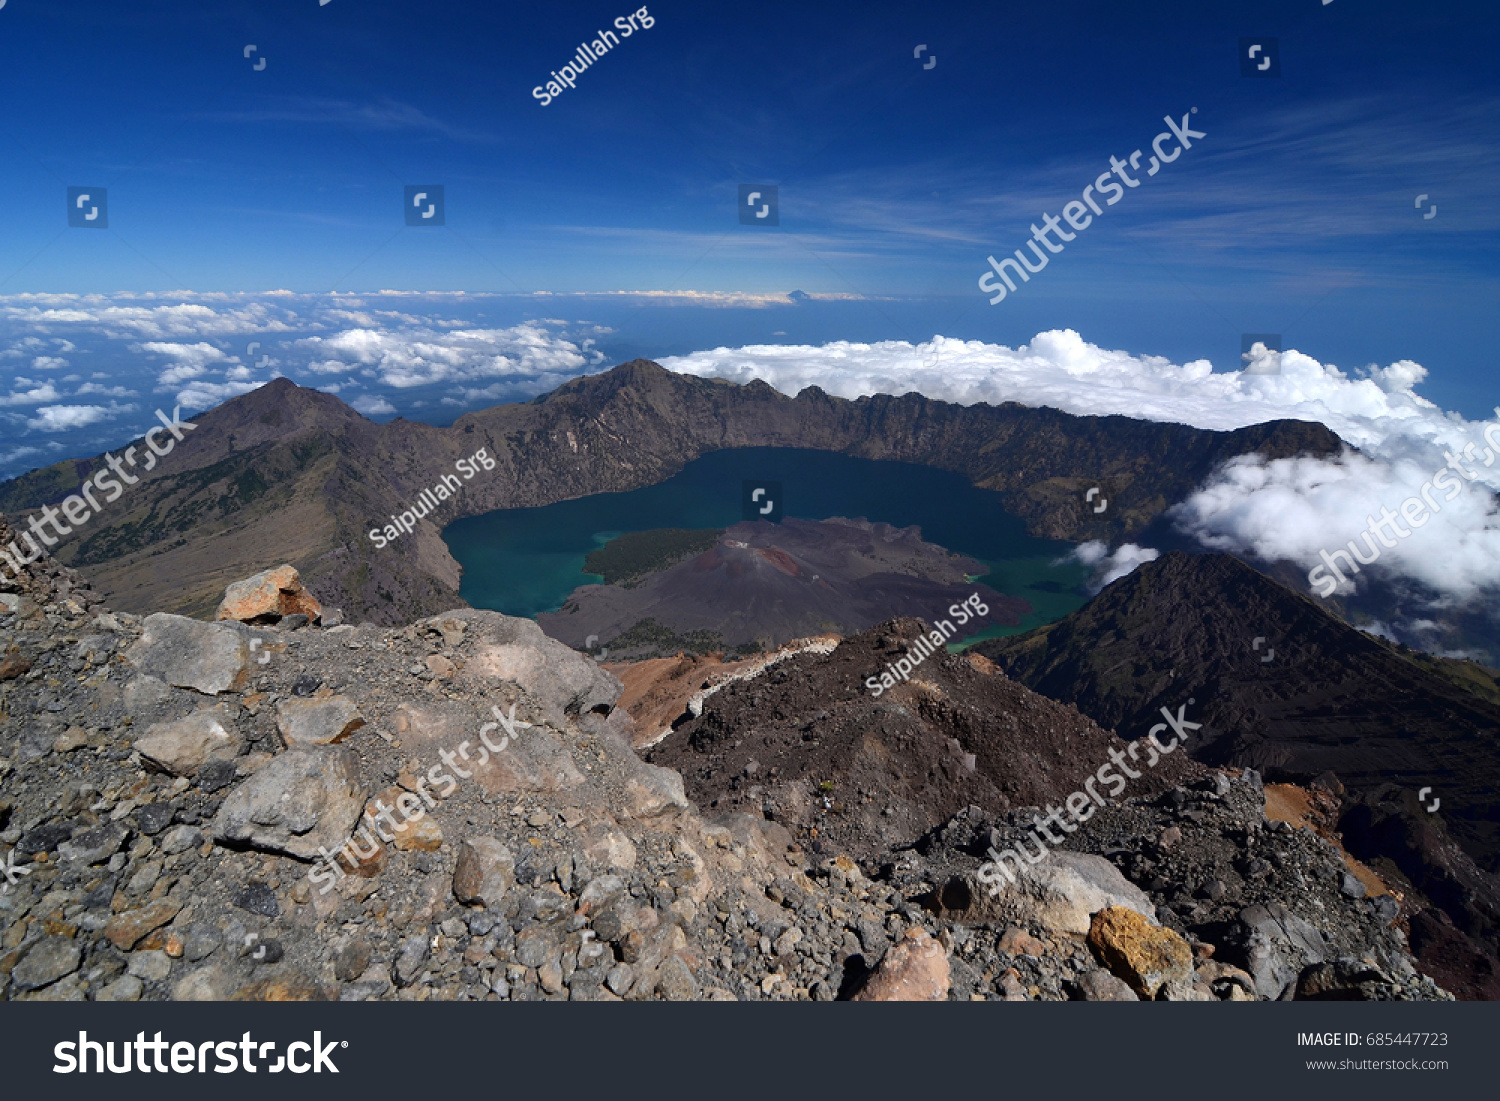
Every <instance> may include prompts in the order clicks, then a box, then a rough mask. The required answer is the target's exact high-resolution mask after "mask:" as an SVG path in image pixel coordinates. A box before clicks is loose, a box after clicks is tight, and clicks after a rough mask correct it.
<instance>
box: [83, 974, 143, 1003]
mask: <svg viewBox="0 0 1500 1101" xmlns="http://www.w3.org/2000/svg"><path fill="white" fill-rule="evenodd" d="M145 989H146V986H145V984H144V983H143V982H141V980H140V979H138V978H136V977H135V976H134V975H125V976H124V977H122V978H118V979H116V980H115V981H114V982H112V983H110V984H109V985H108V986H105V987H102V988H101V989H100V990H99V992H98V993H96V994H95V995H94V1001H96V1002H138V1001H140V1000H141V993H142V992H143V991H144V990H145Z"/></svg>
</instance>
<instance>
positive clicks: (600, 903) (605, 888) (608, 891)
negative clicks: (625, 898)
mask: <svg viewBox="0 0 1500 1101" xmlns="http://www.w3.org/2000/svg"><path fill="white" fill-rule="evenodd" d="M624 893H625V881H624V880H623V879H621V878H620V877H619V876H617V875H601V876H595V877H594V878H593V879H591V880H590V881H589V885H588V886H587V887H585V888H584V889H583V893H582V894H581V895H579V896H578V909H579V912H580V913H585V914H589V913H596V912H598V911H599V910H602V909H604V907H606V906H608V905H609V904H610V903H611V902H613V901H614V900H615V899H617V898H619V897H620V895H622V894H624Z"/></svg>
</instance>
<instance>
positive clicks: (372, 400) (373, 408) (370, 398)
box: [349, 394, 396, 417]
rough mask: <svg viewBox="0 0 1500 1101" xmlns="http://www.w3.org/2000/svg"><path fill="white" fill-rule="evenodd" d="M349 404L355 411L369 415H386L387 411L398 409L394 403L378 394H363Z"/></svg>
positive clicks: (392, 411) (391, 411)
mask: <svg viewBox="0 0 1500 1101" xmlns="http://www.w3.org/2000/svg"><path fill="white" fill-rule="evenodd" d="M349 404H350V406H351V407H352V408H353V409H354V411H355V412H357V413H363V414H364V415H365V416H367V417H379V416H384V415H385V414H386V413H394V412H395V411H396V407H395V406H394V405H392V404H391V403H390V402H388V401H386V400H385V398H383V397H380V396H379V395H377V394H361V395H359V397H357V398H355V399H354V400H353V401H351V402H350V403H349Z"/></svg>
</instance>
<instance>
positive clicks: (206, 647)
mask: <svg viewBox="0 0 1500 1101" xmlns="http://www.w3.org/2000/svg"><path fill="white" fill-rule="evenodd" d="M143 627H144V631H143V633H142V634H141V637H140V638H139V639H137V640H136V642H135V644H134V645H132V646H131V647H130V649H129V650H127V651H126V652H125V660H126V661H128V662H129V663H130V664H131V666H133V667H134V668H136V669H138V670H139V671H141V672H142V673H147V674H150V675H151V676H154V677H159V678H160V679H162V680H163V681H165V682H166V683H167V684H170V685H173V686H175V687H177V688H191V689H193V690H194V691H197V692H202V693H203V694H204V695H206V696H213V695H217V694H218V693H220V692H230V691H236V690H238V689H240V688H243V687H244V686H245V685H246V684H247V683H249V680H250V667H251V662H250V645H249V642H248V640H247V635H246V634H245V633H243V632H244V629H243V628H240V629H238V630H237V629H235V628H233V627H230V626H227V625H225V624H220V623H202V622H200V621H199V620H196V619H188V618H187V617H185V616H180V615H168V614H166V613H163V612H158V613H156V614H155V615H149V616H147V617H146V620H145V623H144V624H143Z"/></svg>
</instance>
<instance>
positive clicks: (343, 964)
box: [333, 940, 370, 982]
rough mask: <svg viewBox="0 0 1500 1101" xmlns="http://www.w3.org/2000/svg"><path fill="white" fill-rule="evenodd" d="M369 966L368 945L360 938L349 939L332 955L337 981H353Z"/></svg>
mask: <svg viewBox="0 0 1500 1101" xmlns="http://www.w3.org/2000/svg"><path fill="white" fill-rule="evenodd" d="M369 966H370V946H369V945H368V944H366V943H365V942H364V941H362V940H351V941H349V942H348V943H346V944H345V945H344V946H343V947H342V948H340V949H339V950H338V952H337V953H336V954H335V955H334V957H333V974H334V977H335V978H337V979H338V980H339V982H353V981H354V980H355V979H357V978H359V977H360V976H361V975H363V974H364V973H365V971H366V970H367V969H368V968H369Z"/></svg>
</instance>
